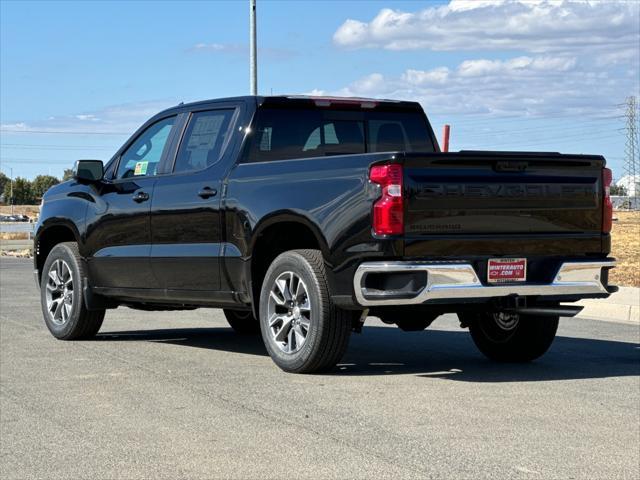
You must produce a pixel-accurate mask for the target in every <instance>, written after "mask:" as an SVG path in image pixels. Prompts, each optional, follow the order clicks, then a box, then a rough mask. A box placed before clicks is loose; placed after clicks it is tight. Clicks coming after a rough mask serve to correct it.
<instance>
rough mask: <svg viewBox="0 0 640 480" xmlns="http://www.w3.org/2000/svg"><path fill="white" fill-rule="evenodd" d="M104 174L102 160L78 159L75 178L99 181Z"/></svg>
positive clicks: (74, 167)
mask: <svg viewBox="0 0 640 480" xmlns="http://www.w3.org/2000/svg"><path fill="white" fill-rule="evenodd" d="M103 175H104V165H103V164H102V160H76V163H75V165H74V166H73V178H75V179H76V180H80V181H84V182H99V181H100V180H102V176H103Z"/></svg>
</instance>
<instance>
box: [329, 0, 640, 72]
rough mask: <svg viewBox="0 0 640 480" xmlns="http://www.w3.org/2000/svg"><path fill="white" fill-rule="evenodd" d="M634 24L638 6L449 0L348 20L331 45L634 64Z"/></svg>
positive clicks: (577, 0)
mask: <svg viewBox="0 0 640 480" xmlns="http://www.w3.org/2000/svg"><path fill="white" fill-rule="evenodd" d="M639 18H640V2H629V1H620V2H615V1H594V0H571V1H569V0H509V1H507V0H492V1H490V0H473V1H471V0H452V1H451V2H450V3H449V4H447V5H443V6H431V7H428V8H425V9H423V10H420V11H417V12H402V11H399V10H392V9H389V8H384V9H382V10H380V12H379V13H378V14H377V15H376V17H375V18H373V19H372V20H371V21H369V22H362V21H359V20H353V19H348V20H346V21H345V22H344V23H343V24H342V25H341V26H340V27H339V28H338V30H337V31H336V32H335V34H334V36H333V41H334V43H335V44H336V45H337V46H339V47H344V48H384V49H387V50H412V49H428V50H444V51H447V50H476V51H477V50H520V51H528V52H532V53H537V54H540V53H549V52H555V53H559V52H564V53H565V54H571V55H574V54H575V53H572V52H577V51H581V52H584V53H589V54H590V55H594V56H596V57H597V56H602V57H603V58H605V57H606V56H607V55H611V54H614V53H615V52H625V53H622V55H623V56H624V55H627V56H629V55H630V56H633V55H634V54H635V58H636V59H637V55H638V53H637V52H638V42H639V38H640V36H639V26H638V25H639ZM618 54H619V55H620V53H618ZM627 58H628V57H627Z"/></svg>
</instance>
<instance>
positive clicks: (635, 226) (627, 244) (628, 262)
mask: <svg viewBox="0 0 640 480" xmlns="http://www.w3.org/2000/svg"><path fill="white" fill-rule="evenodd" d="M613 216H614V217H616V218H617V219H618V221H616V222H613V231H612V232H611V238H612V243H613V245H612V248H611V255H612V256H613V257H615V258H617V259H618V265H617V267H616V268H614V269H613V270H612V271H611V274H610V277H609V279H610V281H611V283H613V284H614V285H622V286H626V287H640V212H614V215H613Z"/></svg>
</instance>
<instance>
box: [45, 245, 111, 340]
mask: <svg viewBox="0 0 640 480" xmlns="http://www.w3.org/2000/svg"><path fill="white" fill-rule="evenodd" d="M85 277H86V275H85V271H84V264H83V263H82V258H81V257H80V253H79V252H78V245H77V244H76V243H75V242H64V243H60V244H58V245H56V246H55V247H53V249H52V250H51V252H50V253H49V256H48V257H47V260H46V261H45V262H44V267H43V268H42V277H41V279H40V303H41V305H42V313H43V315H44V321H45V324H46V325H47V328H48V329H49V331H50V332H51V333H52V334H53V336H54V337H56V338H58V339H60V340H79V339H85V338H91V337H93V336H94V335H95V334H96V333H98V330H100V327H101V326H102V321H103V320H104V313H105V311H104V310H87V308H86V306H85V304H84V298H83V292H82V282H83V279H84V278H85Z"/></svg>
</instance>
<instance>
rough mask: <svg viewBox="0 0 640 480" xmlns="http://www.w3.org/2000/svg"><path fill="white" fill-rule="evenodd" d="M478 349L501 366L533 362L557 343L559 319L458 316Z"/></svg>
mask: <svg viewBox="0 0 640 480" xmlns="http://www.w3.org/2000/svg"><path fill="white" fill-rule="evenodd" d="M458 316H459V317H460V319H461V320H462V322H463V323H466V324H468V325H469V331H470V332H471V338H473V341H474V343H475V344H476V346H477V347H478V349H479V350H480V351H481V352H482V353H483V354H484V355H486V356H487V357H488V358H490V359H492V360H496V361H499V362H530V361H532V360H535V359H536V358H538V357H540V356H542V355H543V354H544V353H545V352H546V351H547V350H548V349H549V347H550V346H551V344H552V343H553V339H554V338H555V335H556V331H557V330H558V322H559V317H557V316H537V315H520V314H517V313H507V312H479V313H470V314H469V313H467V314H459V315H458Z"/></svg>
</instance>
